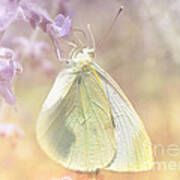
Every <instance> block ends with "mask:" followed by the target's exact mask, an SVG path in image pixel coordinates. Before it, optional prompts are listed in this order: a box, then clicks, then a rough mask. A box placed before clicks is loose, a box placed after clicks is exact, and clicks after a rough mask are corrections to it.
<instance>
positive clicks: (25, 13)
mask: <svg viewBox="0 0 180 180" xmlns="http://www.w3.org/2000/svg"><path fill="white" fill-rule="evenodd" d="M59 4H60V6H61V8H62V9H64V10H63V12H64V14H65V12H66V17H65V16H64V15H63V14H58V15H57V17H56V18H55V20H53V19H52V18H50V16H49V15H48V13H47V12H46V11H45V10H43V9H41V8H40V7H38V6H37V5H36V4H35V3H33V2H32V1H31V0H29V1H26V0H7V3H4V4H3V5H1V6H0V9H1V12H0V33H1V34H3V33H4V32H5V31H6V30H7V28H8V27H9V25H10V24H12V23H13V22H14V21H16V20H21V21H25V22H28V23H29V24H30V25H31V26H32V28H34V29H35V28H36V27H38V28H40V29H41V30H42V31H44V32H45V33H47V34H48V35H49V36H50V37H51V39H52V40H53V41H54V42H55V43H54V44H55V45H56V51H57V53H58V57H59V58H60V57H61V50H60V46H59V42H58V38H63V37H66V36H67V35H68V34H69V33H70V31H71V25H72V21H71V18H70V17H69V16H68V15H67V12H68V11H67V6H66V5H67V1H64V0H61V1H59ZM62 9H61V11H62ZM65 9H66V10H65ZM16 43H19V45H20V46H23V48H24V50H25V51H27V55H28V56H29V57H31V56H33V58H32V59H33V62H32V63H31V64H32V66H33V65H38V66H39V67H41V68H42V69H44V71H45V72H46V73H47V74H48V75H49V74H52V73H53V72H54V68H53V65H52V63H51V62H50V61H48V60H47V59H46V58H45V57H43V56H42V54H43V53H42V51H44V49H48V48H49V47H48V44H47V43H44V42H30V41H28V40H27V39H26V38H19V39H18V38H16ZM3 51H5V49H3V48H1V49H0V93H1V95H2V96H3V97H4V98H5V100H6V102H7V103H9V104H15V102H16V98H15V97H14V95H13V94H12V90H11V86H10V85H11V83H12V80H13V77H14V75H15V72H17V71H21V70H22V68H21V67H20V65H19V64H17V63H15V61H14V52H13V51H10V50H7V49H6V51H7V52H6V53H7V54H8V53H9V54H8V55H7V54H6V55H3V53H5V52H3Z"/></svg>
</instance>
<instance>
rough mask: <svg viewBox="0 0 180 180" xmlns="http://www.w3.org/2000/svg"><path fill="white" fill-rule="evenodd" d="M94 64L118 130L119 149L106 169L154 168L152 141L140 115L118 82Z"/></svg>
mask: <svg viewBox="0 0 180 180" xmlns="http://www.w3.org/2000/svg"><path fill="white" fill-rule="evenodd" d="M93 67H94V68H95V69H96V71H97V72H98V73H99V75H100V78H101V80H102V82H103V84H104V87H105V90H106V93H107V95H108V98H109V102H110V106H111V111H112V114H113V118H114V123H115V126H116V131H117V139H118V148H117V153H116V156H115V158H114V160H113V162H112V164H111V165H110V166H109V167H108V168H106V169H109V170H113V171H118V172H126V171H132V172H135V171H145V170H150V169H152V167H153V155H152V147H151V142H150V139H149V137H148V135H147V133H146V130H145V128H144V126H143V124H142V122H141V120H140V118H139V116H138V115H137V113H136V112H135V110H134V108H133V107H132V105H131V104H130V102H129V101H128V99H127V98H126V97H125V95H124V93H123V92H122V90H121V89H120V87H119V86H118V85H117V83H116V82H115V81H114V80H113V79H112V78H111V77H110V76H109V75H108V74H107V73H106V72H105V71H104V70H102V69H101V68H100V67H99V66H98V65H97V64H94V65H93Z"/></svg>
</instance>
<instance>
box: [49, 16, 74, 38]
mask: <svg viewBox="0 0 180 180" xmlns="http://www.w3.org/2000/svg"><path fill="white" fill-rule="evenodd" d="M71 27H72V20H71V18H70V17H69V16H67V17H65V16H64V15H62V14H59V15H58V16H56V18H55V21H54V22H53V23H51V24H47V32H49V33H50V34H51V35H52V36H56V35H57V36H58V37H59V38H62V37H65V36H67V35H68V34H69V33H70V31H71Z"/></svg>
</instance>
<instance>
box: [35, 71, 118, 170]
mask: <svg viewBox="0 0 180 180" xmlns="http://www.w3.org/2000/svg"><path fill="white" fill-rule="evenodd" d="M67 76H72V75H67ZM67 79H68V78H67ZM70 79H71V78H70ZM62 82H63V80H60V81H59V84H58V85H57V88H59V87H60V86H63V84H61V83H62ZM57 83H58V82H57ZM70 84H71V86H70V85H68V82H66V86H67V87H68V88H64V90H63V92H61V91H57V89H56V87H53V89H52V91H55V92H56V93H57V94H56V95H57V97H58V98H59V100H56V104H54V103H53V104H54V105H52V106H51V107H49V108H44V110H43V111H42V112H41V114H40V117H39V120H38V126H37V138H38V141H39V143H40V145H41V147H42V149H43V150H44V151H45V152H46V153H47V154H48V155H49V156H50V157H51V158H52V159H54V160H55V161H56V162H58V163H60V164H62V165H63V166H64V167H67V168H69V169H72V170H78V171H86V172H92V171H96V170H97V169H100V168H104V167H106V166H108V165H109V164H110V163H111V161H112V160H113V158H114V156H115V153H116V148H117V144H116V137H115V130H114V125H113V122H112V114H111V110H110V105H109V102H108V98H107V96H106V94H105V91H104V89H103V85H102V84H101V81H100V80H98V76H97V75H96V73H95V72H94V71H93V70H91V68H89V72H88V73H82V74H79V75H76V78H75V79H74V80H73V83H72V82H71V81H70ZM69 86H70V88H69ZM59 89H60V88H59ZM66 89H68V92H67V90H66ZM52 91H51V93H50V94H54V92H52ZM59 94H61V95H59ZM63 94H65V95H64V96H63V99H62V98H61V97H62V95H63ZM50 96H51V95H50ZM50 96H49V97H50ZM49 97H48V98H49ZM49 99H51V98H49ZM52 99H53V98H52ZM48 102H49V101H48V100H47V101H46V102H45V107H47V106H48ZM50 103H51V102H50Z"/></svg>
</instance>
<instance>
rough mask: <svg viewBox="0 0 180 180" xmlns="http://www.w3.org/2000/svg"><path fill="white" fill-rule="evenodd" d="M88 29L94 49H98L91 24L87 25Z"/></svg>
mask: <svg viewBox="0 0 180 180" xmlns="http://www.w3.org/2000/svg"><path fill="white" fill-rule="evenodd" d="M87 29H88V32H89V36H90V39H91V42H92V47H93V49H96V41H95V38H94V34H93V31H92V28H91V25H90V24H88V25H87Z"/></svg>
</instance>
